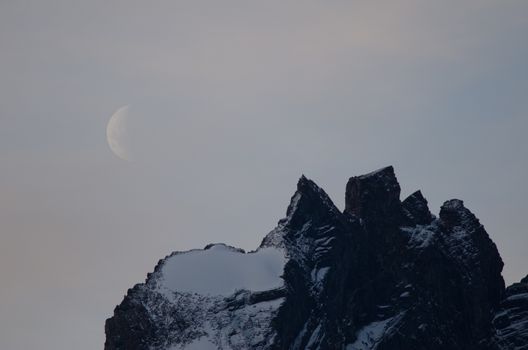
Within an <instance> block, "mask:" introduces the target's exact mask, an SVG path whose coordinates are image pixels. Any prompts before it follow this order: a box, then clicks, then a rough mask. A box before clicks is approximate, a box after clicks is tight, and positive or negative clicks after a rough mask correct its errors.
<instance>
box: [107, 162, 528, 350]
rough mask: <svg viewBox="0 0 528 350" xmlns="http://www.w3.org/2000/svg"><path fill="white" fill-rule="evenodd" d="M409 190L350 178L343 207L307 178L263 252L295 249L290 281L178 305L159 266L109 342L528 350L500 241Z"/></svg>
mask: <svg viewBox="0 0 528 350" xmlns="http://www.w3.org/2000/svg"><path fill="white" fill-rule="evenodd" d="M399 197H400V186H399V184H398V181H397V179H396V177H395V175H394V169H393V168H392V167H387V168H384V169H381V170H378V171H376V172H373V173H370V174H367V175H363V176H358V177H352V178H350V180H349V182H348V184H347V186H346V195H345V199H346V202H345V210H344V212H340V211H339V210H338V209H337V208H336V207H335V205H334V204H333V203H332V201H331V200H330V198H329V197H328V196H327V195H326V193H325V192H324V191H323V190H322V189H321V188H319V187H318V186H317V185H316V184H315V183H314V182H313V181H311V180H309V179H307V178H305V177H304V176H303V177H301V179H300V180H299V182H298V184H297V191H296V193H295V194H294V195H293V197H292V200H291V203H290V205H289V207H288V210H287V215H286V218H284V219H282V220H280V221H279V223H278V226H277V227H276V228H275V229H274V230H273V231H271V232H270V233H269V234H268V235H267V236H266V237H265V238H264V239H263V241H262V244H261V246H260V247H259V249H258V250H257V252H258V251H261V250H263V249H278V250H280V251H283V252H284V254H285V257H286V262H285V264H284V268H283V274H282V280H283V283H284V285H283V286H282V287H280V288H276V289H270V290H267V291H251V290H245V291H244V290H242V291H237V292H236V293H234V294H233V295H232V296H227V297H224V296H219V297H215V298H210V297H201V296H199V297H197V296H189V295H183V294H182V295H183V296H182V295H179V294H178V299H177V300H181V298H183V297H185V298H190V299H185V300H187V302H182V303H180V304H177V305H175V303H174V302H171V301H170V300H167V299H166V298H165V297H163V295H160V294H159V293H158V292H156V289H155V288H154V287H152V286H154V285H156V283H158V282H156V281H158V280H159V278H158V279H157V277H156V271H155V272H154V274H152V275H151V276H149V278H148V279H147V282H146V283H145V284H142V285H138V286H136V287H134V288H133V289H131V290H129V293H128V294H127V296H126V297H125V300H124V301H123V303H122V304H121V305H120V306H118V307H117V308H116V309H115V312H114V317H112V318H111V319H109V320H107V323H106V328H105V329H106V335H107V340H106V344H105V349H107V350H114V349H170V348H174V349H180V348H185V346H186V345H187V344H190V343H192V342H193V341H196V340H197V339H198V340H199V339H204V338H202V337H208V338H207V339H209V341H210V344H213V348H218V349H233V350H235V349H237V350H238V349H292V350H294V349H314V350H315V349H321V350H325V349H328V350H333V349H345V350H354V349H357V350H364V349H378V350H389V349H390V350H400V349H401V350H404V349H405V350H407V349H416V350H420V349H424V350H425V349H453V350H457V349H460V350H462V349H464V350H472V349H475V350H477V349H483V350H485V349H490V350H491V349H494V350H496V349H528V347H523V346H525V345H526V344H527V343H528V342H527V340H528V326H527V323H528V281H526V279H528V277H527V278H526V279H523V281H522V282H521V283H518V284H515V285H513V286H511V287H509V288H508V289H507V290H505V288H504V281H503V279H502V276H501V271H502V267H503V263H502V260H501V258H500V255H499V253H498V251H497V248H496V246H495V244H494V243H493V242H492V241H491V240H490V238H489V236H488V234H487V233H486V231H485V230H484V227H483V226H482V225H481V224H480V222H479V221H478V219H477V218H476V217H475V216H474V215H473V214H472V213H471V212H470V211H469V210H468V209H467V208H465V206H464V204H463V202H462V201H460V200H450V201H447V202H445V203H444V205H443V206H442V207H441V210H440V214H439V217H438V218H435V217H434V216H433V215H432V214H431V212H430V211H429V208H428V206H427V200H426V199H425V198H424V197H423V195H422V193H421V192H420V191H417V192H415V193H413V194H412V195H410V196H409V197H408V198H406V199H405V200H404V201H400V198H399ZM208 248H209V247H208ZM232 249H233V250H234V248H232ZM238 253H240V254H242V253H243V252H240V251H238ZM163 263H164V262H163V261H161V262H160V265H159V266H161V265H163ZM157 269H159V268H158V267H157ZM189 301H191V302H192V304H193V306H192V307H191V306H189V304H190V303H189ZM274 302H275V303H277V305H279V306H278V307H277V308H276V309H269V310H271V311H265V312H264V311H262V312H260V314H259V313H258V312H257V313H251V312H249V311H247V310H248V309H249V308H253V309H254V308H255V307H257V308H259V307H261V306H259V305H268V304H269V303H274ZM201 304H203V306H202V305H201ZM205 305H207V307H206V306H205ZM211 305H214V307H211ZM201 309H203V310H206V309H207V311H203V310H202V311H200V310H201ZM253 309H251V310H253ZM153 310H154V311H153ZM266 310H268V309H266ZM196 315H206V316H203V317H205V319H206V321H207V320H209V321H208V322H209V326H208V328H203V327H202V328H200V327H201V326H200V324H201V322H202V323H203V322H204V321H203V320H202V319H201V318H200V317H202V316H200V317H199V316H196ZM218 315H220V316H221V317H220V316H218ZM203 317H202V318H203ZM217 318H218V319H220V320H221V321H218V322H216V321H215V322H212V321H211V320H216V319H217ZM241 319H244V320H246V321H247V324H246V326H244V327H245V328H244V327H241V326H240V325H239V324H240V320H241ZM257 319H258V321H256V320H257ZM167 320H168V321H167ZM263 320H264V321H265V322H264V321H263ZM266 322H269V323H266ZM213 323H214V326H212V324H213ZM204 329H205V330H204ZM248 334H249V335H248ZM257 340H258V341H257ZM204 349H205V348H204ZM207 349H209V348H207Z"/></svg>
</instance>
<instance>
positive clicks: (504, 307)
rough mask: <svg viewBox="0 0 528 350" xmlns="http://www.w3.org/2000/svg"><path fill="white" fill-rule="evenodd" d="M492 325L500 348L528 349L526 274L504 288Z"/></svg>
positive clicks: (527, 285) (527, 290) (527, 286)
mask: <svg viewBox="0 0 528 350" xmlns="http://www.w3.org/2000/svg"><path fill="white" fill-rule="evenodd" d="M493 325H494V326H495V329H496V336H495V340H496V342H497V344H498V345H499V346H500V348H501V349H516V350H527V349H528V276H526V277H525V278H523V279H522V280H521V282H519V283H515V284H513V285H511V286H509V287H508V288H506V299H504V300H503V301H502V303H501V305H500V309H499V310H498V311H497V313H496V315H495V318H494V319H493Z"/></svg>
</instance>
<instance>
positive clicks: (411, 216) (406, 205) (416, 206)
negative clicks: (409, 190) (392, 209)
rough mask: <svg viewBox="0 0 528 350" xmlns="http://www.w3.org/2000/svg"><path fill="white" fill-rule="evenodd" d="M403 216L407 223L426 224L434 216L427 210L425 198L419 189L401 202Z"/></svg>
mask: <svg viewBox="0 0 528 350" xmlns="http://www.w3.org/2000/svg"><path fill="white" fill-rule="evenodd" d="M402 206H403V211H404V215H405V218H406V219H407V220H408V224H409V225H411V226H412V225H413V224H414V225H428V224H430V223H431V222H432V221H433V219H434V217H433V215H432V214H431V212H430V211H429V206H428V205H427V199H425V197H424V196H423V195H422V192H421V191H420V190H418V191H416V192H414V193H413V194H411V195H410V196H409V197H407V198H405V200H404V201H403V202H402Z"/></svg>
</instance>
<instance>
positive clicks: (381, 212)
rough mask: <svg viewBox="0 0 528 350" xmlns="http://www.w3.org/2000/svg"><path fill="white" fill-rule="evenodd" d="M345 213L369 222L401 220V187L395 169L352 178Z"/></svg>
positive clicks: (347, 186) (347, 193) (347, 189)
mask: <svg viewBox="0 0 528 350" xmlns="http://www.w3.org/2000/svg"><path fill="white" fill-rule="evenodd" d="M345 213H348V214H351V215H353V216H356V217H358V218H361V219H363V220H367V221H375V220H376V218H378V219H382V220H391V219H395V220H399V219H400V218H399V214H400V213H401V203H400V185H399V183H398V180H397V179H396V175H395V174H394V168H393V167H392V166H388V167H385V168H382V169H379V170H376V171H374V172H372V173H369V174H366V175H361V176H355V177H351V178H350V179H349V180H348V183H347V185H346V192H345Z"/></svg>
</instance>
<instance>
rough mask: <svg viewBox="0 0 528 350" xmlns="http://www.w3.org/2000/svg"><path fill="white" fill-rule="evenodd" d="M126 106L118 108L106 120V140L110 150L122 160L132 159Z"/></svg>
mask: <svg viewBox="0 0 528 350" xmlns="http://www.w3.org/2000/svg"><path fill="white" fill-rule="evenodd" d="M128 109H129V108H128V106H123V107H121V108H119V109H118V110H117V111H116V112H115V113H114V114H113V115H112V117H111V118H110V120H109V121H108V125H107V126H106V140H107V142H108V146H109V147H110V149H111V150H112V152H113V153H114V154H115V155H116V156H117V157H119V158H121V159H122V160H126V161H129V162H130V161H132V160H133V158H132V156H131V154H130V150H129V146H130V145H129V136H128V131H127V122H128Z"/></svg>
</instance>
